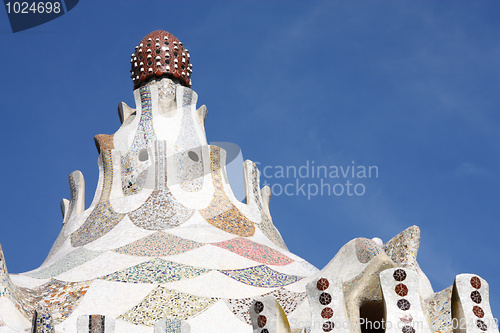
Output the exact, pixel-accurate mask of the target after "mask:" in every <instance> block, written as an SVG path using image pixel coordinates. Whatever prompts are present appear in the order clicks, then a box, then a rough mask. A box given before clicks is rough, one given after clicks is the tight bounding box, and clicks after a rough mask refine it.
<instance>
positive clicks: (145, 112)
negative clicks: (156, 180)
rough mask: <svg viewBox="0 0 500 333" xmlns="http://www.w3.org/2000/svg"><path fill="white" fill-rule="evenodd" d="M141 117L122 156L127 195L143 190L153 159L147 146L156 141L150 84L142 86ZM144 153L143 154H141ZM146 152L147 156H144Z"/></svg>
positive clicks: (124, 186) (124, 191) (124, 187)
mask: <svg viewBox="0 0 500 333" xmlns="http://www.w3.org/2000/svg"><path fill="white" fill-rule="evenodd" d="M140 94H141V119H140V120H139V125H138V127H137V131H136V133H135V136H134V141H133V142H132V145H131V146H130V149H129V151H128V152H127V153H126V154H125V155H124V156H123V157H122V160H121V165H122V190H123V193H124V194H125V195H131V194H135V193H138V192H139V191H140V190H142V188H143V186H144V183H145V181H146V177H147V174H148V169H149V167H150V166H151V159H150V158H147V150H146V149H147V147H148V145H149V144H150V143H151V142H154V141H156V134H155V132H154V129H153V114H152V104H151V91H150V87H149V86H143V87H141V88H140ZM141 153H142V154H141ZM143 154H145V158H142V156H143Z"/></svg>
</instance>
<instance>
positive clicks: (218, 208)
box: [200, 146, 255, 237]
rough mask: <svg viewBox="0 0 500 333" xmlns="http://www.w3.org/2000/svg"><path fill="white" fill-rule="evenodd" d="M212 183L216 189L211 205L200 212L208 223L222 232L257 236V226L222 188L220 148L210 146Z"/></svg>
mask: <svg viewBox="0 0 500 333" xmlns="http://www.w3.org/2000/svg"><path fill="white" fill-rule="evenodd" d="M210 148H211V152H210V159H211V163H210V166H211V171H212V182H213V185H214V188H215V193H214V197H213V199H212V202H211V203H210V205H209V206H208V207H207V208H205V209H202V210H200V214H201V215H202V216H203V217H204V218H205V220H207V222H208V223H210V224H211V225H213V226H214V227H217V228H219V229H221V230H224V231H226V232H229V233H231V234H235V235H238V236H243V237H250V236H253V235H254V234H255V224H254V222H252V221H250V220H249V219H247V218H246V217H245V215H243V214H242V213H241V212H240V211H239V210H238V208H236V207H235V206H234V205H233V204H232V203H231V201H230V200H229V198H228V197H227V195H226V193H225V192H224V189H223V187H222V176H221V166H220V147H216V146H210Z"/></svg>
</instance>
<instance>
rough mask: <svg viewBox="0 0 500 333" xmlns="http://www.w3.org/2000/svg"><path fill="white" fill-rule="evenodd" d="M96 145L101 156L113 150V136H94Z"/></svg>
mask: <svg viewBox="0 0 500 333" xmlns="http://www.w3.org/2000/svg"><path fill="white" fill-rule="evenodd" d="M94 141H95V145H96V147H97V151H98V152H99V154H100V153H101V152H102V151H105V150H111V149H113V148H114V147H115V145H114V143H113V135H109V134H97V135H96V136H94Z"/></svg>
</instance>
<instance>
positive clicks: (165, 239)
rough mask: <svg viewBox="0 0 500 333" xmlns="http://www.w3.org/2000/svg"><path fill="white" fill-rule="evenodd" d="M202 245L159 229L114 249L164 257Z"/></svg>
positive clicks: (137, 254) (122, 252) (144, 255)
mask: <svg viewBox="0 0 500 333" xmlns="http://www.w3.org/2000/svg"><path fill="white" fill-rule="evenodd" d="M200 246H203V244H201V243H198V242H194V241H191V240H188V239H184V238H180V237H177V236H175V235H170V234H167V233H164V232H161V231H159V232H156V233H154V234H152V235H149V236H147V237H144V238H141V239H139V240H137V241H135V242H133V243H130V244H127V245H125V246H122V247H120V248H118V249H115V250H113V251H114V252H117V253H121V254H126V255H129V256H139V257H164V256H172V255H176V254H180V253H184V252H186V251H190V250H193V249H196V248H198V247H200Z"/></svg>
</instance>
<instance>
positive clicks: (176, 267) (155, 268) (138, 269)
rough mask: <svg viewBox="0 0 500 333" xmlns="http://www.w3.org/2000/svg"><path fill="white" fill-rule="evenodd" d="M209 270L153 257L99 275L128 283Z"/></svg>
mask: <svg viewBox="0 0 500 333" xmlns="http://www.w3.org/2000/svg"><path fill="white" fill-rule="evenodd" d="M209 271H210V270H208V269H205V268H198V267H192V266H187V265H183V264H178V263H175V262H171V261H165V260H163V259H159V258H156V259H153V260H151V261H147V262H144V263H142V264H139V265H136V266H133V267H130V268H127V269H125V270H122V271H119V272H115V273H112V274H109V275H106V276H103V277H101V278H100V279H102V280H108V281H115V282H128V283H168V282H173V281H179V280H183V279H191V278H194V277H197V276H200V275H202V274H205V273H208V272H209Z"/></svg>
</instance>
